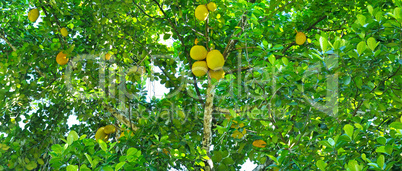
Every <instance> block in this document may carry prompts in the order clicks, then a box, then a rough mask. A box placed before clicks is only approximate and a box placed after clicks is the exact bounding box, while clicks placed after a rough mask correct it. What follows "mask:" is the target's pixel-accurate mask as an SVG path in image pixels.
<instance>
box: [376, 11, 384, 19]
mask: <svg viewBox="0 0 402 171" xmlns="http://www.w3.org/2000/svg"><path fill="white" fill-rule="evenodd" d="M382 16H383V14H382V12H381V11H378V12H377V13H376V14H375V19H376V20H377V21H381V20H382Z"/></svg>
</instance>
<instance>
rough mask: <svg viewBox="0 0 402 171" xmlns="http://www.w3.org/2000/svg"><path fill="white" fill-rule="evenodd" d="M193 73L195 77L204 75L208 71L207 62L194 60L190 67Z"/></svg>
mask: <svg viewBox="0 0 402 171" xmlns="http://www.w3.org/2000/svg"><path fill="white" fill-rule="evenodd" d="M191 70H192V71H193V74H194V75H195V76H197V77H201V76H204V75H205V74H207V72H208V67H207V62H205V61H196V62H194V64H193V67H192V68H191Z"/></svg>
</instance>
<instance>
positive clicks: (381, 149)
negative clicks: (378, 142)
mask: <svg viewBox="0 0 402 171" xmlns="http://www.w3.org/2000/svg"><path fill="white" fill-rule="evenodd" d="M375 152H376V153H387V152H386V151H385V146H380V147H377V149H376V150H375Z"/></svg>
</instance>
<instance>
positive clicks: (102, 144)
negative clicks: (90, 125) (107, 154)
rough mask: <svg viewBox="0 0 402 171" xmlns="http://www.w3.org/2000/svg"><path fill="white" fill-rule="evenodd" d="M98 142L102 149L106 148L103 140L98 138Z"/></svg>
mask: <svg viewBox="0 0 402 171" xmlns="http://www.w3.org/2000/svg"><path fill="white" fill-rule="evenodd" d="M98 143H99V146H100V147H101V149H102V150H103V151H106V150H107V144H106V143H105V142H104V141H103V140H99V141H98Z"/></svg>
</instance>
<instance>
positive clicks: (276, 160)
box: [268, 155, 279, 165]
mask: <svg viewBox="0 0 402 171" xmlns="http://www.w3.org/2000/svg"><path fill="white" fill-rule="evenodd" d="M268 157H269V158H271V159H272V160H273V161H275V163H276V165H279V162H278V159H276V157H274V156H272V155H268Z"/></svg>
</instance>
